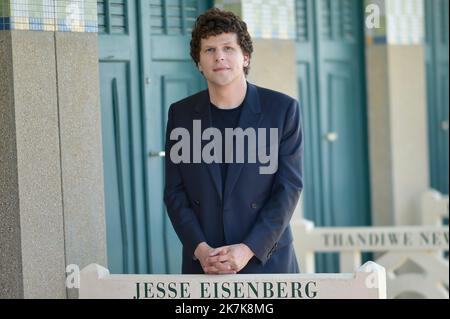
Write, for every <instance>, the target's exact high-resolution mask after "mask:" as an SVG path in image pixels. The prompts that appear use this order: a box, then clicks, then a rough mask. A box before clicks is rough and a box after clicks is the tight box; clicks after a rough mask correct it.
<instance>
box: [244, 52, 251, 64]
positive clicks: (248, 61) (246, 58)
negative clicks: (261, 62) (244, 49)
mask: <svg viewBox="0 0 450 319" xmlns="http://www.w3.org/2000/svg"><path fill="white" fill-rule="evenodd" d="M249 65H250V56H249V55H248V54H244V66H245V67H248V66H249Z"/></svg>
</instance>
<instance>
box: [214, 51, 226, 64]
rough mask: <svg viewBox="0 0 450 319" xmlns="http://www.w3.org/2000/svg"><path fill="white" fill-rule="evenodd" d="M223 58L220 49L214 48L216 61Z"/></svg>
mask: <svg viewBox="0 0 450 319" xmlns="http://www.w3.org/2000/svg"><path fill="white" fill-rule="evenodd" d="M224 59H225V55H224V53H223V52H222V50H216V61H223V60H224Z"/></svg>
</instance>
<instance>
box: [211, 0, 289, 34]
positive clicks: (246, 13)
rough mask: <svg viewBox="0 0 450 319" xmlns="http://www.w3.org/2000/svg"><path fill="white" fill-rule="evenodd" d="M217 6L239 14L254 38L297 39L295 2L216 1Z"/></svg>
mask: <svg viewBox="0 0 450 319" xmlns="http://www.w3.org/2000/svg"><path fill="white" fill-rule="evenodd" d="M215 6H216V7H219V8H223V9H225V10H230V11H233V12H235V13H237V14H239V15H240V16H241V17H242V19H243V20H244V21H245V22H246V23H247V27H248V30H249V32H250V35H251V36H252V37H253V38H260V39H261V38H262V39H295V37H296V34H295V4H294V0H242V1H238V0H216V1H215Z"/></svg>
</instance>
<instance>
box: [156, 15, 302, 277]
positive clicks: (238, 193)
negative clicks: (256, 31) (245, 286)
mask: <svg viewBox="0 0 450 319" xmlns="http://www.w3.org/2000/svg"><path fill="white" fill-rule="evenodd" d="M252 52H253V46H252V40H251V38H250V35H249V34H248V31H247V27H246V24H245V23H244V22H243V21H242V20H240V19H239V18H238V17H237V16H235V15H234V14H233V13H231V12H226V11H221V10H219V9H210V10H208V11H206V12H205V13H204V14H203V15H201V16H199V17H198V18H197V21H196V24H195V26H194V29H193V31H192V41H191V56H192V58H193V60H194V62H195V63H196V65H197V66H198V69H199V71H200V72H201V73H202V74H203V76H204V77H205V78H206V80H207V83H208V89H207V90H205V91H203V92H200V93H198V94H196V95H193V96H190V97H188V98H186V99H184V100H182V101H179V102H177V103H174V104H173V105H171V107H170V110H169V117H168V125H167V134H166V185H165V191H164V200H165V203H166V206H167V211H168V214H169V217H170V219H171V222H172V224H173V226H174V229H175V231H176V233H177V235H178V236H179V238H180V240H181V242H182V244H183V265H182V271H183V273H186V274H202V273H206V274H232V273H297V272H299V269H298V265H297V261H296V257H295V253H294V249H293V245H292V233H291V229H290V227H289V222H290V219H291V217H292V214H293V212H294V209H295V207H296V205H297V202H298V199H299V197H300V192H301V190H302V187H303V183H302V172H301V160H302V156H303V154H302V153H303V143H302V131H301V126H300V112H299V107H298V103H297V102H296V101H295V100H294V99H292V98H291V97H288V96H286V95H284V94H282V93H278V92H275V91H271V90H268V89H263V88H260V87H257V86H255V85H252V84H250V83H248V82H247V81H246V75H247V74H248V71H249V66H250V58H251V54H252ZM199 125H201V129H203V135H201V137H199V136H200V135H199V132H198V131H199V128H200V126H199ZM235 129H242V130H241V131H238V130H235ZM230 130H234V131H233V132H234V133H236V132H237V133H239V132H241V133H242V132H246V134H245V137H246V138H247V140H246V142H245V143H239V142H238V141H237V139H238V137H237V136H236V134H235V135H233V136H232V137H233V138H231V139H230V138H229V139H228V140H227V138H226V137H227V136H228V137H230V134H229V133H230ZM227 131H228V132H227ZM268 132H270V134H268ZM205 133H207V134H205ZM227 134H228V135H227ZM187 135H189V137H188V138H187V139H188V140H187V145H188V146H189V148H190V149H188V150H186V148H184V147H183V146H186V145H185V144H186V139H184V141H179V140H178V138H179V137H180V136H181V137H183V136H184V137H186V136H187ZM220 135H221V136H222V137H223V136H225V138H224V139H222V140H220V138H219V137H220ZM191 137H192V139H191ZM205 137H206V139H205ZM208 137H209V139H210V140H212V137H216V138H215V139H214V142H210V144H209V148H208V150H206V149H207V146H208V145H207V142H208ZM252 137H253V138H254V139H256V137H257V139H258V146H257V147H256V149H255V143H253V144H252V143H251V142H252V141H251V140H252V139H251V138H252ZM200 139H201V140H200ZM224 140H225V141H224ZM222 141H224V142H223V143H222ZM267 141H269V142H268V143H269V145H267V146H266V144H265V143H266V142H267ZM241 142H242V140H241ZM253 142H254V141H253ZM183 143H184V145H181V144H183ZM211 143H212V144H211ZM238 144H240V145H238ZM252 145H253V146H252ZM180 146H181V147H180ZM191 146H192V147H191ZM200 146H201V147H200ZM239 147H242V149H243V150H244V155H246V156H244V157H245V158H246V159H248V158H252V156H253V159H254V158H255V157H256V155H255V154H257V155H258V160H257V161H250V160H246V161H245V162H242V161H241V160H238V159H237V157H239V154H238V153H239V149H238V148H239ZM211 150H213V152H209V151H211ZM180 151H182V152H181V153H183V152H184V154H180ZM274 152H275V153H274ZM267 153H269V154H271V156H272V157H270V159H275V162H276V163H275V165H273V163H272V162H270V163H269V165H268V166H267V165H266V164H267V162H268V161H267V157H264V156H263V155H267ZM169 154H170V156H169ZM208 154H210V155H211V156H212V158H213V161H211V158H210V159H205V157H208ZM273 154H274V155H275V157H273ZM200 155H201V156H202V159H201V161H199V156H200ZM241 155H242V154H241ZM260 155H261V156H260ZM195 158H197V160H195ZM180 159H181V160H180ZM264 165H266V166H264ZM263 166H264V167H263Z"/></svg>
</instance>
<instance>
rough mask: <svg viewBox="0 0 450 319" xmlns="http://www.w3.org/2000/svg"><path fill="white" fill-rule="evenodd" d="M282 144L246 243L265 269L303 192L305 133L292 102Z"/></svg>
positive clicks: (297, 109)
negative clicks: (271, 181)
mask: <svg viewBox="0 0 450 319" xmlns="http://www.w3.org/2000/svg"><path fill="white" fill-rule="evenodd" d="M282 130H283V133H282V135H281V136H282V137H281V139H280V144H279V153H278V170H277V172H276V173H275V178H274V184H273V187H272V191H271V194H270V198H269V200H268V201H267V202H266V204H265V206H264V207H263V208H262V210H261V212H260V214H259V217H258V219H257V221H256V223H255V225H254V226H253V227H252V229H251V231H250V233H249V234H248V235H247V236H246V238H245V239H244V241H243V243H244V244H246V245H247V246H248V247H249V248H250V249H251V250H252V251H253V253H254V254H255V256H256V258H258V259H259V261H260V262H261V263H262V264H263V265H264V264H265V263H266V262H267V261H268V260H269V258H270V256H271V254H272V251H273V250H274V249H275V248H276V246H277V242H278V241H279V240H280V238H281V236H282V235H283V233H284V231H285V230H286V228H287V227H288V226H289V222H290V220H291V217H292V214H293V213H294V210H295V207H296V205H297V202H298V200H299V198H300V193H301V191H302V189H303V177H302V167H301V166H302V160H303V133H302V126H301V116H300V108H299V105H298V102H297V101H296V100H293V102H292V103H291V104H290V106H289V109H288V111H287V112H286V117H285V119H284V125H283V129H282Z"/></svg>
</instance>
